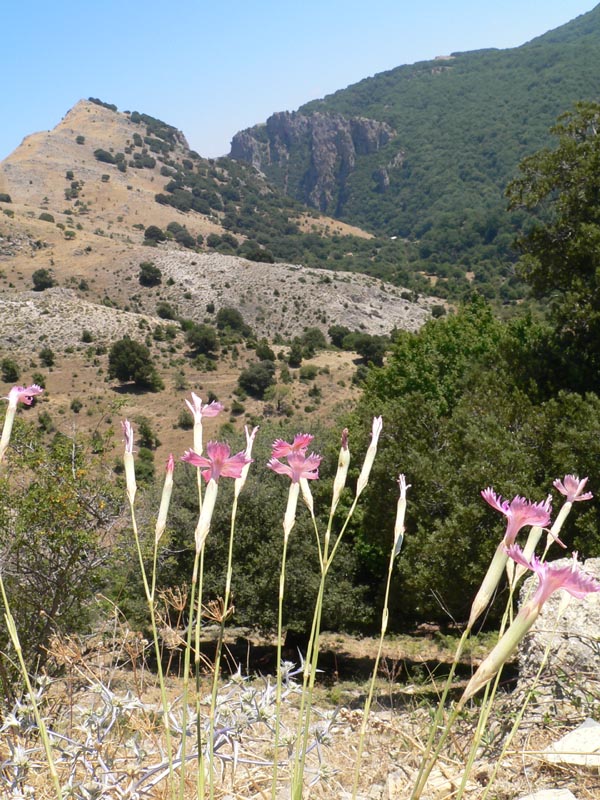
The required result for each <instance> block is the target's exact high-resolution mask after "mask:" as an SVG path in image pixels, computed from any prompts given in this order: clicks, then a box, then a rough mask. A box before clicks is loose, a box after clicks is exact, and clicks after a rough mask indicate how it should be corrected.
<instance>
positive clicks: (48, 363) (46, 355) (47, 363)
mask: <svg viewBox="0 0 600 800" xmlns="http://www.w3.org/2000/svg"><path fill="white" fill-rule="evenodd" d="M39 356H40V363H41V365H42V366H43V367H53V366H54V361H55V355H54V350H52V348H50V347H42V349H41V350H40V353H39Z"/></svg>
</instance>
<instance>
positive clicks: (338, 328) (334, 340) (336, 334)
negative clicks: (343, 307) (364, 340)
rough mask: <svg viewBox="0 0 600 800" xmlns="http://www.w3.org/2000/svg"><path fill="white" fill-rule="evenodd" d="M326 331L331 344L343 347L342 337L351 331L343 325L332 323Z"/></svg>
mask: <svg viewBox="0 0 600 800" xmlns="http://www.w3.org/2000/svg"><path fill="white" fill-rule="evenodd" d="M327 333H328V334H329V338H330V339H331V344H332V345H334V346H335V347H340V348H343V342H344V339H345V338H346V336H348V334H349V333H351V331H350V328H347V327H346V326H345V325H332V326H331V327H330V328H329V329H328V331H327Z"/></svg>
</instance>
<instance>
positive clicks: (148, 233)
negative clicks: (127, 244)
mask: <svg viewBox="0 0 600 800" xmlns="http://www.w3.org/2000/svg"><path fill="white" fill-rule="evenodd" d="M166 238H167V235H166V234H165V232H164V231H162V230H161V229H160V228H159V227H157V226H156V225H150V226H149V227H148V228H146V230H145V231H144V239H148V240H149V241H151V242H164V241H165V239H166Z"/></svg>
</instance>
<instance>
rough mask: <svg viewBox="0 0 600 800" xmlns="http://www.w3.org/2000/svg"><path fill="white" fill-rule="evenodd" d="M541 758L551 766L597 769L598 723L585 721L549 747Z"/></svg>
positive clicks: (599, 756) (599, 751)
mask: <svg viewBox="0 0 600 800" xmlns="http://www.w3.org/2000/svg"><path fill="white" fill-rule="evenodd" d="M543 756H544V758H545V759H546V761H549V762H551V763H552V764H577V765H579V766H582V767H589V768H592V769H594V770H595V769H597V768H598V767H599V766H600V722H596V721H595V720H593V719H586V720H585V721H584V722H582V723H581V725H579V726H578V727H577V728H575V730H573V731H571V732H570V733H567V734H566V735H565V736H563V737H562V739H559V740H558V741H557V742H554V744H552V745H550V747H549V748H548V750H546V752H545V753H543Z"/></svg>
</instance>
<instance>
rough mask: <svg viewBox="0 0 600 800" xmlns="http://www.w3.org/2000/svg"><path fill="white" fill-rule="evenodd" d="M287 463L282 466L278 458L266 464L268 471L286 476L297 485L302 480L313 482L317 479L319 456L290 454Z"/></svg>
mask: <svg viewBox="0 0 600 800" xmlns="http://www.w3.org/2000/svg"><path fill="white" fill-rule="evenodd" d="M287 460H288V463H287V464H284V463H283V462H282V461H280V460H279V459H278V458H271V459H269V462H268V464H267V467H268V468H269V469H272V470H273V472H277V474H278V475H287V476H288V478H290V480H291V481H292V483H299V482H300V481H301V480H302V479H305V480H308V481H314V480H316V479H317V478H318V477H319V464H320V463H321V456H317V455H315V454H314V453H311V454H310V455H309V456H307V455H303V454H302V453H290V454H289V456H288V457H287Z"/></svg>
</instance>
